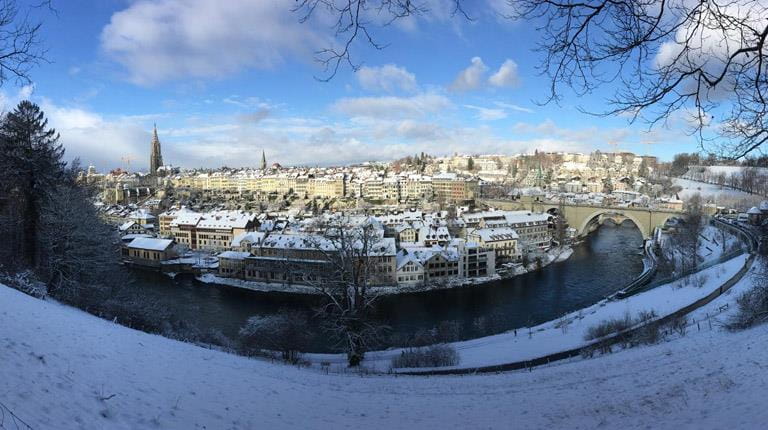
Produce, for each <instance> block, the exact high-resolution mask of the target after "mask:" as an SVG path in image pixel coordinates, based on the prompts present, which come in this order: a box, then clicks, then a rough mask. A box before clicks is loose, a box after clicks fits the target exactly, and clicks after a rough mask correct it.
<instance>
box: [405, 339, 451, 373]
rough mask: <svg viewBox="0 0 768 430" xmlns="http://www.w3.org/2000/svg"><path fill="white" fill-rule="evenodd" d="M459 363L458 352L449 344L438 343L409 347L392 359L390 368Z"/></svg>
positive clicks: (439, 365)
mask: <svg viewBox="0 0 768 430" xmlns="http://www.w3.org/2000/svg"><path fill="white" fill-rule="evenodd" d="M457 364H459V353H458V352H456V349H455V348H454V347H453V346H451V345H446V344H440V345H431V346H426V347H422V348H409V349H407V350H404V351H402V352H401V353H400V356H399V357H395V358H393V359H392V368H393V369H398V368H413V367H444V366H455V365H457Z"/></svg>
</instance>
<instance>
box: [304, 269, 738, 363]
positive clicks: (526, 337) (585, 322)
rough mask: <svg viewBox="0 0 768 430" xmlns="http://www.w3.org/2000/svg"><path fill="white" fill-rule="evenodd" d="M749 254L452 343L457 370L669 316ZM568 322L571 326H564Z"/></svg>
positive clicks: (382, 357)
mask: <svg viewBox="0 0 768 430" xmlns="http://www.w3.org/2000/svg"><path fill="white" fill-rule="evenodd" d="M746 258H747V256H746V255H740V256H738V257H735V258H733V259H731V260H728V261H726V262H724V263H722V264H719V265H715V266H712V267H710V268H708V269H706V270H703V271H701V272H700V273H699V274H694V275H691V276H700V275H704V276H705V277H706V281H705V282H704V284H703V286H701V287H697V286H695V285H694V283H689V284H688V285H685V283H684V282H683V280H682V279H681V280H678V281H676V282H673V283H671V284H667V285H662V286H659V287H656V288H654V289H651V290H648V291H645V292H642V293H639V294H636V295H633V296H630V297H627V298H625V299H621V300H607V299H606V300H602V301H600V302H598V303H596V304H594V305H592V306H590V307H587V308H584V309H581V310H579V311H576V312H572V313H570V314H568V315H565V316H563V317H562V318H559V319H557V320H554V321H549V322H546V323H543V324H540V325H538V326H535V327H531V328H530V331H529V330H528V329H525V328H523V329H518V330H512V331H508V332H505V333H501V334H497V335H493V336H486V337H482V338H478V339H472V340H467V341H461V342H453V343H452V345H453V346H454V347H455V348H456V350H457V351H459V354H460V356H461V362H460V363H459V364H458V365H457V366H453V368H456V369H471V368H477V367H484V366H493V365H499V364H506V363H515V362H519V361H525V360H530V359H534V358H538V357H542V356H546V355H549V354H554V353H557V352H561V351H568V350H571V349H574V348H577V347H579V346H581V345H584V344H585V343H586V342H585V340H584V336H585V334H586V333H587V330H588V329H589V328H590V327H593V326H595V325H597V324H598V323H600V322H602V321H604V320H607V319H612V318H622V317H623V316H624V315H625V314H627V313H629V314H630V315H631V316H632V317H636V316H637V314H638V313H640V312H642V311H650V310H654V311H655V312H656V314H657V315H659V316H665V315H669V314H672V313H674V312H675V311H677V310H678V309H682V308H684V307H686V306H688V305H689V304H691V303H694V302H695V301H697V300H699V299H701V298H703V297H705V296H707V295H708V294H710V293H711V292H712V291H714V290H715V289H717V288H719V287H720V285H721V284H722V283H723V282H725V281H726V280H728V279H730V278H731V277H733V276H734V275H735V274H736V273H737V272H738V271H739V270H740V269H741V268H742V267H743V266H744V264H745V261H746ZM563 325H565V326H566V328H565V329H563V327H562V326H563ZM401 351H402V349H399V348H393V349H389V350H386V351H376V352H371V353H368V354H367V355H366V359H365V365H366V366H367V367H369V368H371V369H376V370H379V371H389V370H390V369H389V366H390V362H391V360H392V358H393V357H396V356H398V355H400V353H401ZM308 358H309V359H310V360H312V361H314V362H321V361H324V362H329V363H332V364H333V365H334V366H338V365H341V364H342V363H344V360H345V359H346V357H344V356H342V355H340V354H308Z"/></svg>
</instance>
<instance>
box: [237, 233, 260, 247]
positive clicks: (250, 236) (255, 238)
mask: <svg viewBox="0 0 768 430" xmlns="http://www.w3.org/2000/svg"><path fill="white" fill-rule="evenodd" d="M264 236H265V234H264V233H263V232H260V231H247V232H245V233H240V234H238V235H236V236H235V237H234V238H233V239H232V243H231V244H230V246H232V247H238V246H240V244H241V243H242V242H243V241H247V242H251V243H259V242H261V240H262V239H264Z"/></svg>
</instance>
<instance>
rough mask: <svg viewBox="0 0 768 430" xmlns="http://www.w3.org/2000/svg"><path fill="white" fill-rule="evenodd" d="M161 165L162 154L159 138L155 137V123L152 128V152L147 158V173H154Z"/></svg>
mask: <svg viewBox="0 0 768 430" xmlns="http://www.w3.org/2000/svg"><path fill="white" fill-rule="evenodd" d="M162 165H163V154H162V152H161V150H160V139H159V138H158V137H157V124H154V128H153V130H152V153H151V155H150V158H149V174H150V175H156V174H157V169H158V168H160V166H162Z"/></svg>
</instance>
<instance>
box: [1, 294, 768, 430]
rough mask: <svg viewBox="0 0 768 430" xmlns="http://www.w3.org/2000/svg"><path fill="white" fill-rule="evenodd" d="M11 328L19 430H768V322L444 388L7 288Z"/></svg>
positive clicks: (6, 358)
mask: <svg viewBox="0 0 768 430" xmlns="http://www.w3.org/2000/svg"><path fill="white" fill-rule="evenodd" d="M728 297H729V298H730V300H733V298H734V294H731V295H730V296H728ZM724 298H726V297H724ZM714 304H716V303H714V302H713V305H714ZM720 306H721V305H720ZM731 308H733V306H731ZM710 315H711V313H710ZM699 319H700V318H698V317H697V321H698V320H699ZM702 321H703V320H702ZM0 327H4V328H5V331H4V334H3V336H2V338H0V362H2V363H3V366H0V392H2V393H3V395H2V405H0V409H2V408H4V410H2V411H1V412H0V415H2V414H4V416H5V422H6V427H10V428H15V427H14V422H17V423H19V421H14V420H15V419H18V420H20V421H23V422H24V423H26V424H27V425H28V426H29V427H30V428H35V429H48V428H57V429H61V428H126V429H127V428H158V429H160V428H162V429H192V428H209V429H214V428H269V429H275V430H280V429H295V428H329V427H330V428H346V427H360V428H366V429H368V428H369V429H396V428H403V426H404V423H406V426H410V427H418V428H419V429H422V430H432V429H434V430H444V429H451V428H484V429H496V428H499V429H503V428H510V427H511V426H514V427H516V428H551V429H559V428H571V429H576V428H579V429H587V428H599V427H603V428H623V429H635V428H637V429H640V428H642V429H648V428H658V427H659V423H663V426H662V427H666V428H701V429H714V428H728V427H734V428H760V425H759V423H761V422H765V421H766V420H768V412H767V411H766V409H765V401H764V399H765V398H766V397H767V396H768V384H765V381H764V378H763V377H762V376H763V375H764V374H765V358H764V357H763V356H762V355H761V354H760V353H761V352H762V351H765V349H766V347H768V325H765V324H764V325H761V326H757V327H755V328H753V329H750V330H747V331H744V332H738V333H731V332H727V331H724V330H721V329H720V328H719V327H718V325H716V324H713V326H712V327H711V328H710V326H709V325H707V324H702V326H701V331H700V332H699V331H698V329H697V328H696V326H695V325H694V326H692V327H691V328H690V329H689V333H688V334H687V335H686V336H684V337H681V338H676V339H675V340H674V341H670V342H663V343H661V344H659V345H653V346H648V347H639V348H635V349H632V350H627V351H623V352H620V353H616V354H610V355H607V356H600V357H599V358H593V359H586V360H580V359H577V360H575V361H573V362H558V363H556V364H553V365H551V366H543V367H540V368H536V369H534V370H533V371H532V372H528V371H524V372H501V373H493V374H483V375H462V376H442V377H402V376H397V377H396V376H391V375H366V374H362V373H361V374H359V375H357V374H348V375H337V374H330V375H326V374H325V372H320V371H318V370H316V369H306V368H297V367H293V366H287V365H283V364H276V363H270V362H267V361H265V360H259V359H249V358H246V357H240V356H236V355H232V354H227V353H224V352H220V351H216V350H210V349H204V348H200V347H198V346H195V345H191V344H187V343H183V342H178V341H175V340H171V339H167V338H164V337H161V336H155V335H149V334H146V333H143V332H139V331H136V330H131V329H128V328H125V327H122V326H120V325H118V324H114V323H112V322H110V321H106V320H102V319H99V318H97V317H94V316H92V315H89V314H87V313H84V312H82V311H80V310H77V309H74V308H71V307H68V306H64V305H61V304H59V303H56V302H54V301H49V300H45V301H44V300H38V299H34V298H32V297H29V296H26V295H24V294H22V293H20V292H18V291H15V290H12V289H9V288H6V287H4V286H0ZM585 393H597V394H595V395H585ZM11 414H13V415H11ZM512 420H514V421H512ZM512 422H513V423H514V425H511V424H510V423H512ZM18 426H19V428H24V426H23V425H22V424H21V423H19V424H18Z"/></svg>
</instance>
